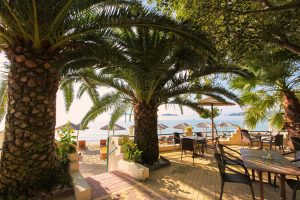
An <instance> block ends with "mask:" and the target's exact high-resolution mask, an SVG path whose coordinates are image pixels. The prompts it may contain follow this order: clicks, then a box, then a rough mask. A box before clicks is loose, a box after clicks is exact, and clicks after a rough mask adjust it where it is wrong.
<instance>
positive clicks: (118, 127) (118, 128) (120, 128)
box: [100, 124, 126, 135]
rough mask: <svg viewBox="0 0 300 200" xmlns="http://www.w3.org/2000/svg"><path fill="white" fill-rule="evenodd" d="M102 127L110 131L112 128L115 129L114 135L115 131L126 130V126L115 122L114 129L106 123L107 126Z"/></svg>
mask: <svg viewBox="0 0 300 200" xmlns="http://www.w3.org/2000/svg"><path fill="white" fill-rule="evenodd" d="M100 129H101V130H107V131H108V133H109V131H110V130H112V131H113V135H114V133H115V131H121V130H126V129H125V128H124V127H122V126H120V125H118V124H114V126H113V128H112V129H110V128H109V125H105V126H103V127H101V128H100Z"/></svg>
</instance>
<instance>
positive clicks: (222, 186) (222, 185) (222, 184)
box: [220, 181, 224, 200]
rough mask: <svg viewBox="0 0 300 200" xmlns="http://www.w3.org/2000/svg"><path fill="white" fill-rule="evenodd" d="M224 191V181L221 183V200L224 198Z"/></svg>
mask: <svg viewBox="0 0 300 200" xmlns="http://www.w3.org/2000/svg"><path fill="white" fill-rule="evenodd" d="M223 189H224V181H222V183H221V194H220V200H222V196H223Z"/></svg>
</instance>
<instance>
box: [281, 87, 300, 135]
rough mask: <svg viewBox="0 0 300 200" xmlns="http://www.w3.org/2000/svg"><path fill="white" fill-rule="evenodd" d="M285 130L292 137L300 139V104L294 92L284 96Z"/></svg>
mask: <svg viewBox="0 0 300 200" xmlns="http://www.w3.org/2000/svg"><path fill="white" fill-rule="evenodd" d="M283 107H284V110H285V120H286V121H285V128H286V129H287V131H288V133H289V135H290V136H294V137H300V102H299V99H298V98H297V97H296V96H295V94H294V93H292V92H286V93H285V94H284V100H283Z"/></svg>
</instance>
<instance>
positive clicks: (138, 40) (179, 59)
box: [65, 28, 248, 164]
mask: <svg viewBox="0 0 300 200" xmlns="http://www.w3.org/2000/svg"><path fill="white" fill-rule="evenodd" d="M116 38H118V41H117V46H119V48H120V49H122V55H119V56H118V57H116V58H114V59H112V60H111V61H110V62H108V63H107V64H106V65H104V66H98V68H100V69H98V70H93V69H83V70H81V71H76V72H75V73H72V72H71V73H70V74H69V75H67V76H66V77H65V78H66V79H67V77H68V76H70V77H72V78H73V79H74V80H73V81H75V79H76V81H80V80H81V77H84V79H88V80H89V82H90V84H92V85H93V86H95V85H99V86H107V87H110V88H113V89H114V90H113V91H112V92H110V93H107V94H105V95H103V96H102V97H101V98H99V99H98V100H96V101H94V105H93V107H92V108H91V109H90V111H88V113H87V114H86V116H85V117H84V118H83V120H82V124H83V125H87V124H88V123H89V122H90V121H92V120H94V119H95V118H96V117H97V116H98V115H100V114H101V113H103V112H105V111H107V110H108V109H113V114H112V119H111V125H112V124H113V123H114V122H115V121H116V120H117V119H119V118H120V116H122V115H123V114H125V113H126V112H127V111H128V110H129V109H131V107H132V108H133V113H134V123H135V137H134V141H135V143H136V144H137V146H138V148H139V149H140V150H142V151H143V154H142V160H143V162H145V163H147V164H152V163H153V162H155V161H156V160H157V158H158V155H159V152H158V139H157V137H158V136H157V109H158V107H159V106H160V105H162V104H178V105H180V106H187V107H189V108H191V109H193V110H195V111H196V112H198V113H201V112H202V111H203V108H202V107H199V105H198V103H197V102H195V101H192V100H191V99H190V98H187V95H193V94H202V95H207V96H212V97H214V98H216V99H220V100H221V101H226V100H225V98H229V99H232V100H235V101H238V99H237V97H236V96H235V95H234V94H233V93H231V92H228V91H227V90H226V89H225V88H224V87H222V86H220V85H214V84H205V83H204V82H203V81H201V79H202V78H204V77H207V76H210V75H214V74H220V73H235V74H239V75H243V76H246V75H248V74H247V72H246V71H243V70H240V69H238V68H235V67H222V66H216V65H213V64H212V63H213V59H212V58H211V55H210V53H208V52H207V50H206V49H204V48H203V47H198V48H195V46H193V45H190V44H189V43H187V40H181V38H176V35H173V34H166V33H162V32H159V31H153V30H149V29H146V28H134V29H131V30H124V31H120V32H119V33H117V37H116ZM95 54H97V49H95V53H94V54H93V53H92V52H89V55H90V56H91V57H94V56H95ZM80 60H81V59H80V56H78V57H77V59H76V60H73V62H72V63H73V64H74V65H76V62H77V61H78V62H79V61H80ZM80 63H81V62H80ZM89 64H90V63H89ZM89 64H87V65H89ZM195 82H197V84H195ZM224 97H225V98H224Z"/></svg>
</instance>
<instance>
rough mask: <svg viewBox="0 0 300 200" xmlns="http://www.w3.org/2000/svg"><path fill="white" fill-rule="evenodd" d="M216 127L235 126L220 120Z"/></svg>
mask: <svg viewBox="0 0 300 200" xmlns="http://www.w3.org/2000/svg"><path fill="white" fill-rule="evenodd" d="M218 127H220V128H227V127H236V125H234V124H231V123H229V122H222V123H220V124H218Z"/></svg>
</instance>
